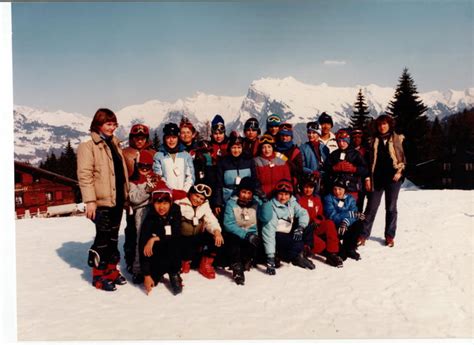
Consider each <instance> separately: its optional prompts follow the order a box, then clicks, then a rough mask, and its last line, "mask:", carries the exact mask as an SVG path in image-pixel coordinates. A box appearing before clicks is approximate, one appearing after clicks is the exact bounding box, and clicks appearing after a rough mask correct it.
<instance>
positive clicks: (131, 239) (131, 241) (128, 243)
mask: <svg viewBox="0 0 474 345" xmlns="http://www.w3.org/2000/svg"><path fill="white" fill-rule="evenodd" d="M126 220H127V225H126V227H125V231H124V232H125V242H124V244H123V251H124V256H125V262H126V263H127V267H129V266H132V265H133V261H134V260H135V248H136V245H137V229H136V226H135V215H134V214H127V217H126Z"/></svg>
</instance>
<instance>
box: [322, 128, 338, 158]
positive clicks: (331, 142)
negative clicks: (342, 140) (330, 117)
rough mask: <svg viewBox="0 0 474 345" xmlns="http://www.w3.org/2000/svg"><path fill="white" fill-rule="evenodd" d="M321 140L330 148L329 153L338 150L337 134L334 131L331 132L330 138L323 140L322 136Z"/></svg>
mask: <svg viewBox="0 0 474 345" xmlns="http://www.w3.org/2000/svg"><path fill="white" fill-rule="evenodd" d="M319 141H321V142H322V143H323V144H324V145H326V147H327V148H328V150H329V153H332V152H333V151H336V150H337V149H338V147H339V146H337V140H336V135H335V134H334V133H333V132H329V139H327V140H323V139H322V138H321V137H320V138H319Z"/></svg>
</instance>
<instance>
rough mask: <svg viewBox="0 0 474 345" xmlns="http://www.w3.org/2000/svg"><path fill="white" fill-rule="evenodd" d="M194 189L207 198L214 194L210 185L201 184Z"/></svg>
mask: <svg viewBox="0 0 474 345" xmlns="http://www.w3.org/2000/svg"><path fill="white" fill-rule="evenodd" d="M194 189H195V190H196V192H198V193H199V194H203V195H204V196H205V197H206V198H209V197H210V196H211V194H212V189H211V187H209V186H208V185H205V184H204V183H199V184H197V185H195V186H194Z"/></svg>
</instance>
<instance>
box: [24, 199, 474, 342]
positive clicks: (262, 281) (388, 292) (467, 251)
mask: <svg viewBox="0 0 474 345" xmlns="http://www.w3.org/2000/svg"><path fill="white" fill-rule="evenodd" d="M380 211H382V212H379V215H378V217H377V219H376V222H375V225H374V230H373V233H372V237H371V238H370V241H368V242H367V243H366V245H365V247H362V248H361V250H360V253H361V255H362V260H361V261H358V262H355V261H353V260H351V259H348V260H347V261H346V262H345V263H344V267H343V268H340V269H337V268H333V267H329V266H327V265H325V264H324V263H322V262H318V261H317V262H316V264H317V267H316V270H314V271H306V270H303V269H301V268H297V267H295V266H291V265H288V264H284V266H283V267H281V268H280V269H278V270H277V275H276V276H273V277H271V276H267V275H265V274H264V273H263V270H262V269H253V270H251V271H250V272H248V273H246V278H247V279H246V284H245V286H237V285H236V284H234V283H233V282H232V280H231V278H230V273H229V272H222V271H221V272H219V274H218V276H217V278H216V279H215V280H206V279H205V278H203V277H202V276H200V275H199V274H198V273H197V272H195V271H191V273H189V274H187V275H184V276H183V277H184V284H185V287H184V290H183V293H182V294H181V295H178V296H173V295H172V294H171V292H170V291H169V290H168V288H167V287H166V285H163V284H159V285H158V287H156V288H155V289H154V290H153V291H152V293H151V294H150V295H149V296H147V295H146V294H145V293H144V290H143V289H142V288H140V287H138V286H135V285H133V284H132V283H130V282H129V283H128V284H127V285H125V286H121V287H118V290H117V291H116V292H112V293H110V292H103V291H99V290H96V289H94V288H93V287H92V286H91V284H90V269H89V267H87V265H86V253H87V250H88V249H89V247H90V245H91V241H92V239H93V236H94V227H93V224H92V223H91V222H90V221H88V220H87V219H86V218H84V217H69V218H50V219H26V220H17V221H16V241H17V314H18V340H132V339H138V340H171V339H176V340H183V339H290V338H292V339H301V338H305V339H347V338H352V339H361V338H392V339H393V338H415V339H418V338H464V339H466V338H467V339H469V338H472V336H473V313H472V312H473V270H472V266H473V258H472V255H473V229H474V226H473V225H474V222H473V220H474V192H473V191H413V190H403V191H402V192H401V194H400V199H399V230H398V235H397V237H396V242H395V247H393V248H387V247H385V246H383V245H382V243H383V219H384V213H383V205H381V210H380ZM122 244H123V224H122V230H121V236H120V248H121V247H122ZM122 265H123V262H122ZM127 277H128V278H129V276H128V275H127Z"/></svg>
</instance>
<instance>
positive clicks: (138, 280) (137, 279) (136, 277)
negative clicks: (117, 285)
mask: <svg viewBox="0 0 474 345" xmlns="http://www.w3.org/2000/svg"><path fill="white" fill-rule="evenodd" d="M144 281H145V277H143V274H141V273H134V274H133V275H132V282H133V284H136V285H139V284H143V282H144Z"/></svg>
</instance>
